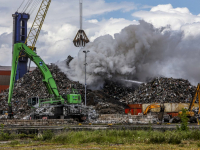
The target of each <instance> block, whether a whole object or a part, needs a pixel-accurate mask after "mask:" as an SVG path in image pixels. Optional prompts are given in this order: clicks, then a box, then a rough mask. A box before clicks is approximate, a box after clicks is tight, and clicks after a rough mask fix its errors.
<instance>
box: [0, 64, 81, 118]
mask: <svg viewBox="0 0 200 150" xmlns="http://www.w3.org/2000/svg"><path fill="white" fill-rule="evenodd" d="M48 68H49V70H50V71H51V73H52V76H53V78H54V79H55V81H56V84H57V87H58V91H59V93H60V94H61V95H62V94H63V93H67V94H68V93H70V92H71V88H70V86H71V85H76V87H77V88H79V89H83V86H82V84H80V83H79V82H75V81H71V80H69V79H68V78H67V77H66V75H65V74H64V73H63V72H61V71H60V69H59V68H58V66H56V65H54V64H51V65H48ZM42 79H43V76H42V74H41V72H40V70H39V69H38V68H36V69H35V70H34V71H33V72H29V73H27V74H25V75H24V76H23V78H20V79H19V80H18V81H17V82H16V83H15V86H14V89H13V97H12V107H13V112H14V114H17V115H15V118H23V117H24V116H25V115H26V114H29V113H30V107H29V106H28V103H27V102H28V101H27V100H28V98H31V97H36V96H38V97H39V98H50V97H53V95H49V94H48V91H47V88H46V86H45V85H44V83H43V82H42ZM7 100H8V89H7V90H6V91H5V92H3V93H1V95H0V105H1V106H2V107H1V111H7V110H8V104H7Z"/></svg>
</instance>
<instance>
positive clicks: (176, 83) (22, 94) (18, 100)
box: [0, 58, 196, 118]
mask: <svg viewBox="0 0 200 150" xmlns="http://www.w3.org/2000/svg"><path fill="white" fill-rule="evenodd" d="M70 59H73V58H70ZM48 67H49V70H50V71H51V73H52V75H53V78H54V79H55V81H56V84H57V87H58V91H59V92H60V94H61V95H62V94H69V93H71V87H70V85H74V86H75V87H76V89H78V91H79V93H80V94H81V96H82V101H83V103H84V102H85V100H84V94H85V93H84V85H82V84H80V83H79V82H75V81H71V80H69V79H68V78H67V76H66V74H65V73H63V72H61V71H60V69H59V68H58V66H56V65H54V64H51V65H48ZM42 79H43V76H42V74H41V72H40V71H39V69H38V68H37V69H35V70H34V71H33V72H31V73H27V74H26V75H25V76H24V77H23V78H21V79H19V80H18V81H17V83H16V84H15V86H14V90H13V98H12V106H13V112H14V113H15V114H16V115H15V118H23V117H24V116H26V115H27V114H30V112H31V109H30V107H29V106H28V103H27V100H28V98H30V97H35V96H38V97H39V98H50V97H52V96H53V95H49V94H48V91H47V89H46V86H45V85H44V83H43V82H42ZM195 89H196V88H195V86H192V85H191V84H190V83H189V81H188V80H183V79H173V78H163V77H160V78H156V79H153V80H152V81H151V82H148V83H142V84H141V85H140V86H139V88H138V89H136V90H135V87H126V86H124V85H123V84H121V81H120V82H117V81H109V80H106V81H105V84H104V87H103V88H102V89H100V90H95V91H92V90H89V89H88V90H87V105H88V106H94V107H95V109H96V111H97V112H98V113H99V114H123V113H124V108H126V107H127V105H126V104H127V103H155V102H164V103H180V102H181V103H189V102H190V101H191V99H192V96H193V95H194V93H195ZM7 99H8V90H6V91H5V92H3V93H1V94H0V105H1V106H2V107H1V110H0V111H1V112H3V111H4V112H5V111H7V108H8V104H7Z"/></svg>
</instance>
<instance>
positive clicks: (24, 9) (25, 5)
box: [22, 0, 30, 12]
mask: <svg viewBox="0 0 200 150" xmlns="http://www.w3.org/2000/svg"><path fill="white" fill-rule="evenodd" d="M29 2H30V0H28V1H27V2H26V4H25V6H24V8H23V9H22V12H24V10H25V9H26V8H27V6H28V3H29Z"/></svg>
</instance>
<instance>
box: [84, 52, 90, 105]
mask: <svg viewBox="0 0 200 150" xmlns="http://www.w3.org/2000/svg"><path fill="white" fill-rule="evenodd" d="M88 52H90V51H88V50H87V51H83V53H85V64H84V65H85V106H86V101H87V100H86V99H87V97H86V96H87V93H86V92H87V83H86V65H87V63H86V57H87V53H88Z"/></svg>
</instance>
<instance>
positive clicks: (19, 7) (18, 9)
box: [17, 0, 25, 12]
mask: <svg viewBox="0 0 200 150" xmlns="http://www.w3.org/2000/svg"><path fill="white" fill-rule="evenodd" d="M24 2H25V0H23V1H22V3H21V5H20V6H19V8H18V9H17V12H18V10H19V9H20V8H21V7H22V5H23V3H24Z"/></svg>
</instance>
